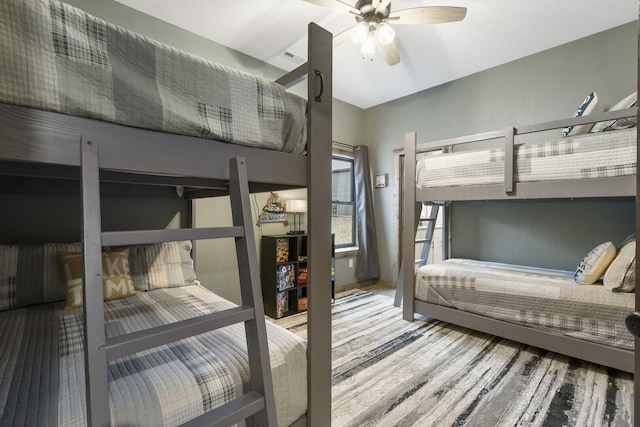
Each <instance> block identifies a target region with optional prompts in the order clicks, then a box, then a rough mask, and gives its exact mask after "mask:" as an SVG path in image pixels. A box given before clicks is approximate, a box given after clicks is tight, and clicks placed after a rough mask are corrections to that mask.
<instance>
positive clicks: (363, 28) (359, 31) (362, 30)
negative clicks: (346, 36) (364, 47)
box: [351, 21, 369, 44]
mask: <svg viewBox="0 0 640 427" xmlns="http://www.w3.org/2000/svg"><path fill="white" fill-rule="evenodd" d="M368 34H369V24H368V23H366V22H364V21H362V22H360V23H359V24H358V25H356V26H355V27H353V30H351V40H352V41H353V42H354V43H356V44H362V43H364V41H365V39H366V38H367V35H368Z"/></svg>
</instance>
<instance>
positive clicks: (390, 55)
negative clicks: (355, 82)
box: [376, 41, 400, 66]
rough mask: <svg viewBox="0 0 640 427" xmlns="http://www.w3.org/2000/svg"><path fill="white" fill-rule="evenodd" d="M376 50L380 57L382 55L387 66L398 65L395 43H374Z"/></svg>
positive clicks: (398, 57)
mask: <svg viewBox="0 0 640 427" xmlns="http://www.w3.org/2000/svg"><path fill="white" fill-rule="evenodd" d="M376 50H377V51H378V52H380V55H382V57H383V58H384V60H385V61H386V62H387V64H389V65H391V66H394V65H396V64H398V63H400V54H399V53H398V48H397V47H396V44H395V42H391V43H389V44H382V43H380V42H378V41H376Z"/></svg>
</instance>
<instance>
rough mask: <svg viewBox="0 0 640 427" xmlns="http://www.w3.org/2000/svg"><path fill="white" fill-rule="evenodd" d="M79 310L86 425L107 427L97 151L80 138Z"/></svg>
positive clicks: (90, 143) (105, 356) (107, 396)
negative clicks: (81, 297) (81, 332)
mask: <svg viewBox="0 0 640 427" xmlns="http://www.w3.org/2000/svg"><path fill="white" fill-rule="evenodd" d="M80 153H81V169H82V182H81V186H82V193H81V197H82V252H83V271H82V296H83V304H82V307H83V308H82V310H83V313H84V371H85V382H86V391H87V422H88V424H89V425H90V426H94V427H95V426H108V425H109V424H110V416H109V384H108V377H107V354H106V349H105V342H106V339H105V331H104V303H103V296H102V244H101V238H100V232H101V228H102V224H101V216H100V171H99V163H98V147H97V145H96V144H94V143H92V142H91V141H89V140H87V139H86V138H84V137H83V138H82V140H81V141H80Z"/></svg>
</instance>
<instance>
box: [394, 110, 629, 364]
mask: <svg viewBox="0 0 640 427" xmlns="http://www.w3.org/2000/svg"><path fill="white" fill-rule="evenodd" d="M636 114H637V109H636V108H635V106H631V107H629V108H623V109H617V110H614V109H612V111H608V112H603V113H597V114H593V115H584V116H579V117H574V118H570V119H565V120H557V121H552V122H545V123H540V124H535V125H531V126H522V127H517V128H515V127H509V128H506V129H502V130H498V131H495V132H486V133H482V134H476V135H470V136H464V137H459V138H452V139H447V140H442V141H434V142H426V143H420V144H418V143H417V135H416V133H415V132H411V133H407V134H406V136H405V146H404V178H403V186H404V189H405V190H404V196H403V197H404V198H403V203H402V251H401V252H402V254H403V255H402V265H401V273H400V277H401V279H400V281H399V288H401V295H402V299H403V301H404V302H403V317H404V318H405V319H407V320H413V319H414V314H420V315H424V316H428V317H431V318H435V319H439V320H443V321H446V322H450V323H453V324H456V325H460V326H464V327H467V328H470V329H473V330H478V331H482V332H485V333H489V334H492V335H497V336H500V337H504V338H508V339H511V340H514V341H517V342H522V343H525V344H529V345H533V346H536V347H540V348H544V349H547V350H551V351H554V352H557V353H561V354H565V355H569V356H572V357H577V358H580V359H583V360H587V361H591V362H595V363H598V364H601V365H605V366H611V367H614V368H617V369H621V370H624V371H627V372H633V370H634V358H633V356H634V353H633V350H634V340H633V338H632V336H631V335H630V334H629V333H628V332H627V331H626V329H625V326H624V318H625V315H626V314H627V313H629V312H632V311H634V307H635V294H634V293H624V292H611V290H607V289H605V287H604V286H603V285H602V284H594V285H584V284H578V283H576V281H575V280H574V272H566V271H557V270H548V269H540V268H533V267H526V266H515V265H507V264H500V263H493V262H483V261H477V260H468V259H455V258H454V259H445V261H443V262H441V263H435V264H431V265H425V266H422V267H419V268H418V269H416V268H415V262H414V259H415V243H414V241H415V236H416V230H417V224H418V219H419V215H420V210H421V207H422V205H423V203H426V204H434V205H438V206H442V205H446V204H447V203H449V202H456V201H469V200H476V201H497V200H501V201H504V200H528V199H574V198H612V197H617V198H631V197H633V198H635V196H636V128H635V127H631V128H627V129H620V130H614V131H608V132H589V133H586V134H580V135H575V136H569V137H567V138H562V136H561V135H560V132H559V131H558V129H562V128H565V129H566V128H570V127H571V126H583V125H587V126H589V127H590V126H591V125H592V124H593V123H611V122H612V121H616V120H621V119H624V118H629V117H633V118H635V116H636ZM594 127H595V126H594ZM597 127H599V128H602V127H604V126H603V125H599V126H597ZM523 139H524V142H523ZM469 143H471V144H470V145H465V146H462V148H461V147H460V146H459V144H469ZM473 144H475V146H474V145H473ZM443 227H444V231H443V233H444V234H445V236H443V241H446V240H447V236H446V233H447V230H446V228H447V227H446V221H443ZM443 252H444V253H443V257H444V258H447V257H448V256H449V254H448V253H447V252H448V249H445V250H444V251H443ZM633 254H634V257H633V260H635V251H634V252H633ZM577 264H578V260H577V261H576V265H577ZM633 269H634V270H635V263H634V264H633ZM399 295H400V293H399V294H398V297H397V299H399Z"/></svg>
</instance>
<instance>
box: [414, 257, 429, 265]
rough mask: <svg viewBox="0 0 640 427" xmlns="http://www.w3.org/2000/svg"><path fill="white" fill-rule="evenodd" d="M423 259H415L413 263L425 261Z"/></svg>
mask: <svg viewBox="0 0 640 427" xmlns="http://www.w3.org/2000/svg"><path fill="white" fill-rule="evenodd" d="M425 261H426V259H424V258H423V259H417V260H415V261H414V262H413V263H414V264H420V263H422V262H425Z"/></svg>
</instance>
